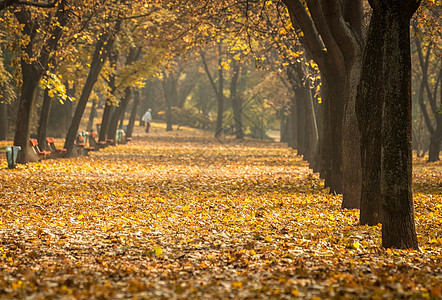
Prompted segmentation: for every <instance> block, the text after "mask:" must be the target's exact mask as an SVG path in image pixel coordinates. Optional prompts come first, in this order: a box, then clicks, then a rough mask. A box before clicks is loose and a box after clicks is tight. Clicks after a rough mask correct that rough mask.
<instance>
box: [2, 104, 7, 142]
mask: <svg viewBox="0 0 442 300" xmlns="http://www.w3.org/2000/svg"><path fill="white" fill-rule="evenodd" d="M7 136H8V105H7V104H6V103H5V102H2V100H0V141H4V140H6V138H7Z"/></svg>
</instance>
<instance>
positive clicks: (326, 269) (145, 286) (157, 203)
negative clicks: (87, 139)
mask: <svg viewBox="0 0 442 300" xmlns="http://www.w3.org/2000/svg"><path fill="white" fill-rule="evenodd" d="M6 166H7V165H6V160H2V161H1V163H0V187H1V190H0V299H11V298H17V299H120V298H123V299H127V298H129V299H152V298H154V299H176V298H177V299H183V298H197V299H229V298H238V299H268V298H278V299H290V298H308V299H315V298H316V299H323V298H337V299H342V298H370V299H385V298H386V299H398V298H403V299H425V298H427V299H439V298H441V288H442V283H441V282H442V258H441V256H442V251H441V249H442V226H441V220H442V179H441V178H442V165H441V164H425V163H424V162H423V161H416V162H415V166H414V177H413V178H414V197H415V198H414V199H415V207H416V226H417V232H418V235H419V243H420V250H419V251H411V250H405V251H398V250H391V249H382V248H380V244H381V241H380V237H381V227H380V226H374V227H368V226H358V211H356V210H341V209H340V201H341V197H340V196H335V195H330V194H328V193H327V191H326V190H324V188H323V185H322V182H321V180H319V179H318V176H317V175H316V174H313V173H312V172H311V171H310V170H309V169H308V168H307V166H306V164H305V163H304V162H303V161H302V159H301V158H300V157H298V156H296V153H295V151H292V150H290V149H287V148H286V147H285V146H284V145H282V144H277V143H271V142H253V141H245V142H242V143H238V142H234V141H233V140H215V139H212V138H211V137H205V136H197V135H194V134H193V135H190V134H189V133H185V132H172V133H167V134H166V133H159V132H156V133H153V134H151V135H149V136H146V135H141V136H139V137H137V138H135V139H134V141H132V142H131V143H130V144H127V145H118V146H116V147H108V148H106V149H103V150H101V151H99V152H94V153H91V155H90V156H89V157H80V158H72V159H58V160H45V161H42V162H41V163H33V164H28V165H21V166H18V168H17V169H15V170H9V169H7V168H6Z"/></svg>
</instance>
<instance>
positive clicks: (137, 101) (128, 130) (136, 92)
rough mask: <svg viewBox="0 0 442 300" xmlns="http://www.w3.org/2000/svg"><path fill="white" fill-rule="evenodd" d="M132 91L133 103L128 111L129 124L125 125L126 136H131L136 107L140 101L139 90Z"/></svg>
mask: <svg viewBox="0 0 442 300" xmlns="http://www.w3.org/2000/svg"><path fill="white" fill-rule="evenodd" d="M133 93H134V105H133V106H132V111H131V113H130V118H129V124H128V125H127V131H126V137H132V134H133V131H134V125H135V119H136V118H137V112H138V107H139V106H140V102H141V95H140V90H138V89H136V90H134V91H133Z"/></svg>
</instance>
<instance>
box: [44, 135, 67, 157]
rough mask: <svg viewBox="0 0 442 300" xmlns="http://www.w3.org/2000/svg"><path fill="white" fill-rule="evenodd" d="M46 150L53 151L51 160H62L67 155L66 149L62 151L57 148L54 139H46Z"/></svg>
mask: <svg viewBox="0 0 442 300" xmlns="http://www.w3.org/2000/svg"><path fill="white" fill-rule="evenodd" d="M46 148H47V149H50V150H51V154H50V155H49V158H60V157H62V156H63V155H64V154H65V153H66V149H60V148H57V146H55V140H54V138H52V137H47V138H46Z"/></svg>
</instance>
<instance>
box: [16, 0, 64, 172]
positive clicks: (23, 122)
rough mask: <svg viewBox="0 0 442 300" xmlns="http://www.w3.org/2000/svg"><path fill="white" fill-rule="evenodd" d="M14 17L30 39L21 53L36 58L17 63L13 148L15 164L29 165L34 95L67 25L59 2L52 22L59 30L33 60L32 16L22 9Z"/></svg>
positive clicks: (54, 30) (34, 31) (33, 26)
mask: <svg viewBox="0 0 442 300" xmlns="http://www.w3.org/2000/svg"><path fill="white" fill-rule="evenodd" d="M14 13H15V16H16V18H17V20H18V21H19V23H20V24H21V25H23V27H22V31H23V33H24V34H25V35H27V36H29V41H28V43H27V44H26V45H23V46H22V49H21V50H22V52H23V53H25V54H26V55H27V57H28V58H35V60H34V61H32V62H27V60H26V58H24V57H22V58H21V62H20V63H21V68H22V80H23V83H22V87H21V94H20V98H19V108H18V113H17V122H16V128H15V136H14V145H15V146H20V147H21V151H19V153H18V156H17V163H19V164H25V163H27V162H28V155H27V153H28V147H29V136H30V123H31V118H32V114H33V110H34V102H35V96H36V94H37V89H38V87H39V84H40V79H41V76H42V75H43V72H44V71H45V70H47V68H48V64H49V60H50V59H51V53H53V51H55V50H56V49H57V46H58V41H59V40H60V38H61V36H62V34H63V28H64V25H66V22H67V14H66V11H65V2H64V1H61V2H60V3H59V5H58V9H57V13H56V14H55V19H56V20H57V21H58V22H59V26H54V29H53V30H52V31H51V32H50V35H49V36H48V38H47V39H46V40H45V42H44V44H43V45H42V46H41V49H43V50H42V51H40V55H39V57H34V49H33V47H34V46H35V45H34V43H35V42H34V39H35V35H36V33H37V28H38V24H37V21H36V20H34V19H33V18H32V14H31V12H30V11H29V10H27V8H25V7H21V8H20V9H17V10H15V12H14Z"/></svg>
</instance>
